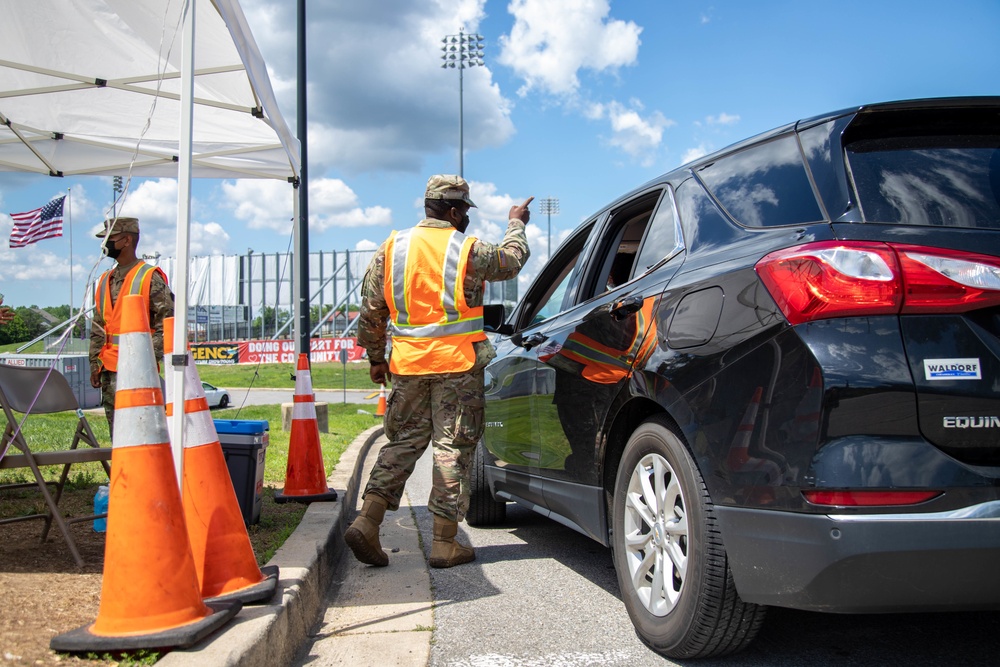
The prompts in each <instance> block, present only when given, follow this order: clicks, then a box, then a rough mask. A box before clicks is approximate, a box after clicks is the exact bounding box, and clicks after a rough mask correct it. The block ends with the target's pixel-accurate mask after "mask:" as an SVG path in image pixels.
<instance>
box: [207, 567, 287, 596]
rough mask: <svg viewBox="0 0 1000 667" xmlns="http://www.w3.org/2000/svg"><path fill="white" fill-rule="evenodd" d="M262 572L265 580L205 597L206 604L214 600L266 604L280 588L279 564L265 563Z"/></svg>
mask: <svg viewBox="0 0 1000 667" xmlns="http://www.w3.org/2000/svg"><path fill="white" fill-rule="evenodd" d="M260 573H261V574H263V575H264V581H261V582H260V583H257V584H254V585H253V586H247V587H246V588H241V589H240V590H238V591H233V592H232V593H226V594H225V595H216V596H215V597H214V598H205V604H211V603H213V602H233V601H238V602H242V603H243V604H264V603H265V602H267V601H268V600H270V599H271V598H272V597H274V591H275V590H277V588H278V566H277V565H265V566H264V567H262V568H260Z"/></svg>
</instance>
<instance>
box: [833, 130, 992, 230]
mask: <svg viewBox="0 0 1000 667" xmlns="http://www.w3.org/2000/svg"><path fill="white" fill-rule="evenodd" d="M847 160H848V164H849V165H850V170H851V174H852V176H853V178H854V185H855V188H856V190H857V193H858V199H859V203H860V204H861V212H862V215H863V216H864V220H865V221H866V222H878V223H889V224H900V225H933V226H940V227H967V228H973V229H1000V135H982V134H980V135H972V136H966V135H947V136H922V137H889V138H880V139H863V140H860V141H855V142H853V143H851V144H849V145H848V146H847Z"/></svg>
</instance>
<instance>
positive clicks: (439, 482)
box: [365, 369, 486, 522]
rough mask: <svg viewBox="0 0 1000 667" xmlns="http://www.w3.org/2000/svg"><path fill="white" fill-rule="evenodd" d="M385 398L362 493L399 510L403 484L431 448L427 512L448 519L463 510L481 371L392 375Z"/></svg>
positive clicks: (477, 428)
mask: <svg viewBox="0 0 1000 667" xmlns="http://www.w3.org/2000/svg"><path fill="white" fill-rule="evenodd" d="M392 380H393V384H392V391H391V392H390V393H389V397H388V399H387V400H386V407H385V434H386V437H387V438H388V439H389V443H388V444H387V445H385V446H384V447H383V448H382V451H381V452H379V455H378V461H377V463H376V464H375V467H374V468H373V469H372V473H371V477H369V479H368V486H366V487H365V495H367V494H369V493H375V494H376V495H379V496H381V497H383V498H385V499H386V500H387V501H388V502H389V509H390V510H394V511H395V510H397V509H399V500H400V498H401V497H402V495H403V487H404V486H405V485H406V480H408V479H409V478H410V475H411V474H412V473H413V468H414V466H416V464H417V460H418V459H419V458H420V457H421V455H423V453H424V451H425V450H426V449H427V445H428V444H431V443H433V445H434V477H433V486H432V487H431V494H430V498H429V499H428V501H427V508H428V509H429V510H430V511H431V513H432V514H436V515H437V516H440V517H442V518H445V519H449V520H451V521H456V522H457V521H461V520H462V519H463V518H465V513H466V512H467V511H468V509H469V464H470V462H471V460H472V453H473V451H474V449H475V447H476V445H477V444H478V443H479V439H480V438H481V437H482V435H483V426H484V424H483V411H484V408H485V405H486V399H485V397H484V395H483V394H484V388H483V370H482V369H477V370H473V371H470V372H468V373H461V374H447V375H415V376H414V375H411V376H399V375H397V376H394V377H393V379H392Z"/></svg>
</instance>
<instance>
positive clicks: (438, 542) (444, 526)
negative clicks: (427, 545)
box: [428, 515, 476, 567]
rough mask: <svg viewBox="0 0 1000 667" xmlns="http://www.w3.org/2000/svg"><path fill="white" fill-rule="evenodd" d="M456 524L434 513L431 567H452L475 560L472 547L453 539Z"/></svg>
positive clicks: (456, 528) (455, 533)
mask: <svg viewBox="0 0 1000 667" xmlns="http://www.w3.org/2000/svg"><path fill="white" fill-rule="evenodd" d="M457 534H458V524H457V523H456V522H454V521H449V520H448V519H443V518H441V517H439V516H437V515H434V543H433V544H432V545H431V557H430V561H428V562H429V563H430V566H431V567H453V566H455V565H461V564H462V563H470V562H472V561H474V560H476V552H475V551H473V549H472V547H467V546H465V545H464V544H459V543H458V542H456V541H455V535H457Z"/></svg>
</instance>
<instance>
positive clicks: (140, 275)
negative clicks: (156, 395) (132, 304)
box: [94, 261, 166, 372]
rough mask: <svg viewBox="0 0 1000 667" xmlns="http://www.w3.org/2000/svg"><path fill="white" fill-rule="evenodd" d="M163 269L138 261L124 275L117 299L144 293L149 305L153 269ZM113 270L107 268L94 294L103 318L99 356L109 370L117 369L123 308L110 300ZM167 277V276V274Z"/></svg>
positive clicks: (114, 370)
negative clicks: (102, 342) (102, 343)
mask: <svg viewBox="0 0 1000 667" xmlns="http://www.w3.org/2000/svg"><path fill="white" fill-rule="evenodd" d="M159 270H160V269H158V268H156V267H155V266H150V265H149V264H147V263H146V262H142V261H140V262H138V263H137V264H136V265H135V266H134V267H133V268H132V269H130V270H129V272H128V273H127V274H126V275H125V280H124V281H123V282H122V288H121V290H119V292H118V303H119V304H120V303H121V301H122V299H121V297H122V296H124V295H126V294H141V295H142V297H143V298H144V299H145V301H146V307H147V308H148V307H149V293H150V288H151V286H152V284H153V272H154V271H159ZM111 273H112V272H111V271H110V270H109V271H105V272H104V275H103V276H101V279H100V281H99V282H98V284H97V293H96V294H95V295H94V305H95V306H96V308H97V314H98V315H100V317H101V318H102V319H103V320H104V347H102V348H101V351H100V352H99V353H98V355H97V356H98V357H99V358H100V360H101V363H102V364H103V365H104V368H105V369H106V370H109V371H111V372H117V371H118V344H119V336H118V331H119V329H120V328H121V309H120V308H116V307H115V304H113V303H112V302H111ZM164 280H166V278H164Z"/></svg>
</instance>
